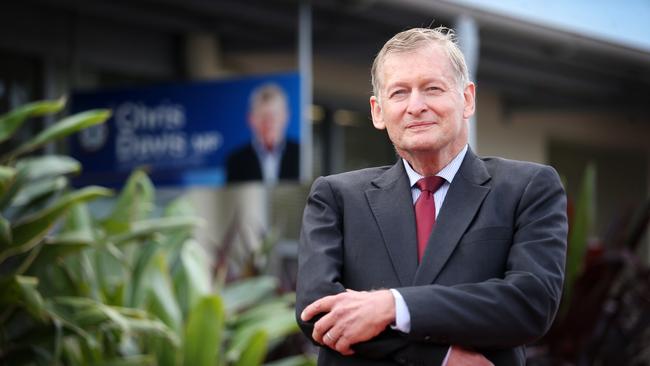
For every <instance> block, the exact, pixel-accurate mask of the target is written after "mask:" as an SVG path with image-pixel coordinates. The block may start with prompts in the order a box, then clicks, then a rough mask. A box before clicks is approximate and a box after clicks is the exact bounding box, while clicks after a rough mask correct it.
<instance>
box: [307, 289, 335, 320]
mask: <svg viewBox="0 0 650 366" xmlns="http://www.w3.org/2000/svg"><path fill="white" fill-rule="evenodd" d="M335 296H336V295H332V296H325V297H323V298H321V299H318V300H316V301H314V302H312V303H311V304H309V305H308V306H307V307H306V308H305V310H303V311H302V313H300V319H302V321H305V322H306V321H308V320H310V319H311V318H313V317H314V316H316V315H318V314H320V313H326V312H328V311H330V310H331V309H332V306H333V305H334V303H335V301H336V300H335V299H334V298H335Z"/></svg>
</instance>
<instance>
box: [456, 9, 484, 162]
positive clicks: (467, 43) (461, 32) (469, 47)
mask: <svg viewBox="0 0 650 366" xmlns="http://www.w3.org/2000/svg"><path fill="white" fill-rule="evenodd" d="M454 28H455V30H456V35H457V36H458V45H459V46H460V50H461V51H462V52H463V55H465V62H466V63H467V71H468V72H469V78H470V80H472V81H476V71H477V69H478V61H479V45H480V40H479V34H478V26H477V25H476V21H475V20H474V18H472V17H470V16H468V15H465V14H461V15H460V16H458V17H457V18H456V21H455V27H454ZM469 146H470V147H471V148H472V149H473V150H474V152H478V146H477V138H476V114H475V115H474V116H472V118H470V120H469Z"/></svg>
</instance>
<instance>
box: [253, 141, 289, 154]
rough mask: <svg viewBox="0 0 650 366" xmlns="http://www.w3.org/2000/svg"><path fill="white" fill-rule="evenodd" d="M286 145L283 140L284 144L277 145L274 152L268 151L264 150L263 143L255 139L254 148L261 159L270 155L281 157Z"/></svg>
mask: <svg viewBox="0 0 650 366" xmlns="http://www.w3.org/2000/svg"><path fill="white" fill-rule="evenodd" d="M284 145H285V142H284V140H282V142H280V143H279V144H277V145H275V147H274V148H273V150H271V151H268V150H266V149H265V148H264V146H263V145H262V143H261V142H259V141H258V140H257V139H256V138H253V148H254V149H255V152H256V153H257V155H258V156H260V157H264V156H269V155H280V154H281V153H282V151H283V150H284Z"/></svg>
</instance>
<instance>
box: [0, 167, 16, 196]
mask: <svg viewBox="0 0 650 366" xmlns="http://www.w3.org/2000/svg"><path fill="white" fill-rule="evenodd" d="M15 178H16V169H14V168H11V167H8V166H2V165H0V196H2V195H4V194H5V192H6V191H7V189H8V188H9V186H10V185H11V183H12V182H13V180H14V179H15Z"/></svg>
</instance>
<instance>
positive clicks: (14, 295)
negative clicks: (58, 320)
mask: <svg viewBox="0 0 650 366" xmlns="http://www.w3.org/2000/svg"><path fill="white" fill-rule="evenodd" d="M37 287H38V279H37V278H36V277H27V276H10V277H0V291H1V292H0V294H1V295H0V304H2V305H3V306H2V308H3V309H4V310H8V308H9V307H10V306H20V307H23V308H25V309H26V310H27V311H28V312H29V313H30V314H32V316H34V318H36V319H40V320H42V321H44V320H45V319H46V316H45V309H44V304H43V298H42V297H41V294H40V293H39V292H38V289H37ZM0 318H3V317H0Z"/></svg>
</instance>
